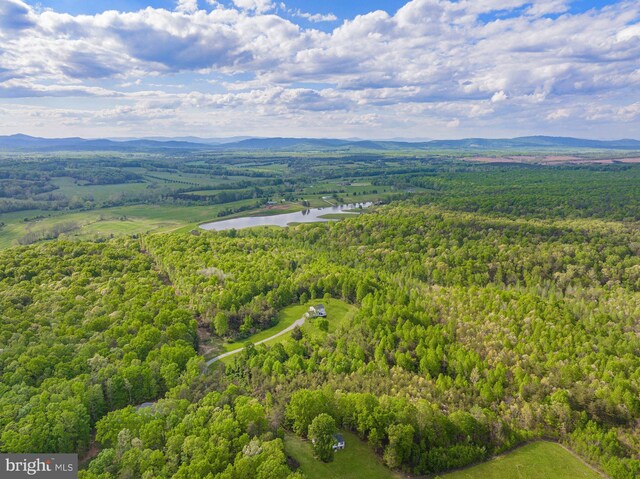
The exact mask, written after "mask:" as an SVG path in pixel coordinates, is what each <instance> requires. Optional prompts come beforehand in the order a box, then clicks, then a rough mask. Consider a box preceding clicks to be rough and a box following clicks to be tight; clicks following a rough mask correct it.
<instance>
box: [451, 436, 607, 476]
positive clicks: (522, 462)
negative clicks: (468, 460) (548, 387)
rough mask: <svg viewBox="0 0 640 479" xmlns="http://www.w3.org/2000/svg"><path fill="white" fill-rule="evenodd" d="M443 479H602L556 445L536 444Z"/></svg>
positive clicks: (550, 443) (540, 442)
mask: <svg viewBox="0 0 640 479" xmlns="http://www.w3.org/2000/svg"><path fill="white" fill-rule="evenodd" d="M441 477H442V479H602V478H603V477H604V476H602V475H601V474H599V473H598V472H596V471H594V470H593V469H591V468H590V467H589V466H587V465H585V464H584V463H583V462H582V461H581V460H580V459H578V458H577V457H575V456H574V455H573V454H571V453H570V452H569V451H567V450H566V449H564V448H563V447H562V446H560V445H559V444H556V443H553V442H547V441H538V442H534V443H531V444H527V445H526V446H523V447H520V448H518V449H516V450H515V451H512V452H510V453H507V454H504V455H502V456H498V457H496V458H494V459H492V460H490V461H488V462H485V463H483V464H479V465H477V466H473V467H470V468H468V469H463V470H460V471H456V472H452V473H450V474H444V475H442V476H441Z"/></svg>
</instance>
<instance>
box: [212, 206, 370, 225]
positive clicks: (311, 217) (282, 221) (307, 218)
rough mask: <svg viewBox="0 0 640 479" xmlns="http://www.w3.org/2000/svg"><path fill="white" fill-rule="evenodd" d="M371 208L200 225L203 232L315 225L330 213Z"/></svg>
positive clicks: (331, 209) (329, 208)
mask: <svg viewBox="0 0 640 479" xmlns="http://www.w3.org/2000/svg"><path fill="white" fill-rule="evenodd" d="M369 206H371V203H370V202H367V203H356V204H349V205H341V206H327V207H326V208H312V209H309V210H304V211H297V212H295V213H285V214H282V215H272V216H245V217H242V218H231V219H229V220H222V221H214V222H213V223H204V224H201V225H200V228H202V229H203V230H209V231H223V230H230V229H236V230H241V229H243V228H251V227H252V226H283V227H284V226H287V225H288V224H289V223H315V222H324V221H329V220H327V219H326V218H320V216H323V215H328V214H332V213H341V212H343V211H345V210H352V209H357V208H367V207H369Z"/></svg>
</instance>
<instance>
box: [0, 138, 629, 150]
mask: <svg viewBox="0 0 640 479" xmlns="http://www.w3.org/2000/svg"><path fill="white" fill-rule="evenodd" d="M576 148H589V149H611V150H640V141H638V140H631V139H624V140H585V139H579V138H566V137H552V136H523V137H519V138H503V139H489V138H467V139H463V140H431V141H422V142H412V141H376V140H360V139H348V140H340V139H319V138H252V137H232V138H198V137H191V136H189V137H180V138H162V137H152V138H117V139H113V138H112V139H84V138H38V137H33V136H28V135H22V134H18V135H9V136H0V150H3V151H23V152H52V151H163V150H164V151H194V150H211V151H219V150H273V151H350V150H354V151H362V150H379V151H390V150H450V149H451V150H478V151H487V150H514V149H530V150H543V149H544V150H558V149H565V150H566V149H576Z"/></svg>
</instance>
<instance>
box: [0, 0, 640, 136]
mask: <svg viewBox="0 0 640 479" xmlns="http://www.w3.org/2000/svg"><path fill="white" fill-rule="evenodd" d="M15 133H24V134H30V135H35V136H45V137H63V136H81V137H86V138H96V137H133V136H138V137H141V136H166V137H179V136H200V137H228V136H237V135H247V136H286V137H316V138H321V137H333V138H352V137H358V138H371V139H388V138H442V139H445V138H465V137H490V138H498V137H515V136H523V135H537V134H541V135H554V136H576V137H583V138H600V139H615V138H637V139H640V2H638V1H637V0H629V1H626V0H622V1H607V0H601V1H596V0H576V1H571V0H528V1H527V0H412V1H409V2H405V1H396V0H390V1H382V0H367V1H365V0H357V1H344V0H325V1H304V0H288V1H284V2H279V1H275V0H221V1H215V0H159V1H153V2H150V1H148V0H147V1H145V0H133V1H125V0H110V1H108V2H106V1H102V0H39V1H25V0H0V135H8V134H15Z"/></svg>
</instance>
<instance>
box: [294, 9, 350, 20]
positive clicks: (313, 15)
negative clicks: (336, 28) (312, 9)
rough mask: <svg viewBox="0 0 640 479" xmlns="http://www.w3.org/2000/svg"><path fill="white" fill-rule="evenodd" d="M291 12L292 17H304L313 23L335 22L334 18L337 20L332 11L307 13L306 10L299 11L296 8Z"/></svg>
mask: <svg viewBox="0 0 640 479" xmlns="http://www.w3.org/2000/svg"><path fill="white" fill-rule="evenodd" d="M291 14H292V15H293V16H294V17H298V18H304V19H306V20H309V21H310V22H314V23H319V22H335V21H336V20H338V17H336V16H335V15H334V14H333V13H326V14H322V13H308V12H302V11H300V9H298V10H295V11H293V12H292V13H291Z"/></svg>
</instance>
